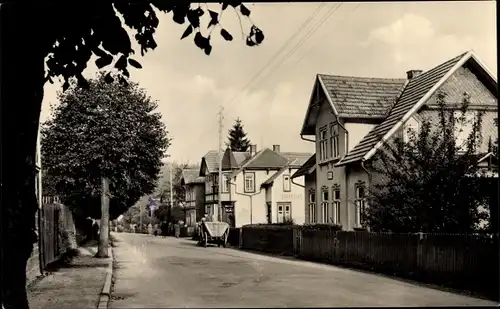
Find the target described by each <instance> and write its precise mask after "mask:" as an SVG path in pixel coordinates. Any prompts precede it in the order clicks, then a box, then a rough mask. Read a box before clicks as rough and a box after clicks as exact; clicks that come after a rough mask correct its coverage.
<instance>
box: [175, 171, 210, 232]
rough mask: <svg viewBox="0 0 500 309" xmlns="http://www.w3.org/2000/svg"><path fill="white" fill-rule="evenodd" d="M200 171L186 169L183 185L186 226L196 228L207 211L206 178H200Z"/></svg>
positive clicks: (183, 172)
mask: <svg viewBox="0 0 500 309" xmlns="http://www.w3.org/2000/svg"><path fill="white" fill-rule="evenodd" d="M199 173H200V171H199V170H198V169H184V170H183V171H182V179H181V185H182V186H184V189H185V194H186V196H185V203H184V211H185V214H186V225H187V226H195V225H196V222H198V221H200V220H201V218H202V217H203V214H204V211H205V177H201V176H198V174H199Z"/></svg>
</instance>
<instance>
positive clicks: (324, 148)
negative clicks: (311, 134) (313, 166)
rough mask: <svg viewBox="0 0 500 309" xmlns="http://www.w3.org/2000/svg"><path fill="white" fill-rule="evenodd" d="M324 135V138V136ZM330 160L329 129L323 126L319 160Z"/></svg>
mask: <svg viewBox="0 0 500 309" xmlns="http://www.w3.org/2000/svg"><path fill="white" fill-rule="evenodd" d="M323 134H324V137H323V136H322V135H323ZM327 159H328V128H327V126H323V127H321V128H320V129H319V160H320V161H325V160H327Z"/></svg>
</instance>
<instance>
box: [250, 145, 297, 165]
mask: <svg viewBox="0 0 500 309" xmlns="http://www.w3.org/2000/svg"><path fill="white" fill-rule="evenodd" d="M287 162H288V161H287V159H286V158H284V157H283V156H281V155H280V154H278V153H276V152H274V151H272V150H271V149H269V148H265V149H263V150H262V151H261V152H260V153H259V154H258V155H256V156H255V157H254V158H253V159H252V160H251V161H249V162H248V163H247V164H245V165H244V168H245V169H278V168H281V167H282V166H283V165H285V164H286V163H287Z"/></svg>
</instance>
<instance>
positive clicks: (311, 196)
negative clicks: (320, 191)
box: [309, 191, 316, 203]
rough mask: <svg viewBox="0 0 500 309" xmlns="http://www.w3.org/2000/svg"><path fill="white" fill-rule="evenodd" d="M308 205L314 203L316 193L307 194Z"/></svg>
mask: <svg viewBox="0 0 500 309" xmlns="http://www.w3.org/2000/svg"><path fill="white" fill-rule="evenodd" d="M309 203H316V192H314V191H310V192H309Z"/></svg>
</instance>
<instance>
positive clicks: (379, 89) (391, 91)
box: [301, 74, 405, 135]
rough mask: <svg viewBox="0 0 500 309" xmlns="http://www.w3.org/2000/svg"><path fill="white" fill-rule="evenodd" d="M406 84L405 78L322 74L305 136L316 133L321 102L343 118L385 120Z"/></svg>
mask: <svg viewBox="0 0 500 309" xmlns="http://www.w3.org/2000/svg"><path fill="white" fill-rule="evenodd" d="M404 84H405V79H392V78H372V77H354V76H339V75H327V74H318V75H317V76H316V82H315V85H314V87H313V92H312V94H311V99H310V102H309V106H308V108H307V112H306V116H305V119H304V124H303V126H302V130H301V135H315V133H316V131H315V129H316V120H317V118H318V115H319V113H320V107H321V104H328V105H329V107H330V109H331V110H332V111H333V113H334V114H335V116H337V117H340V118H370V119H383V118H384V117H385V116H386V114H387V112H388V111H389V109H390V108H391V106H392V105H393V104H394V102H395V101H396V98H397V96H398V95H399V94H400V92H401V89H402V87H403V85H404Z"/></svg>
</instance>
